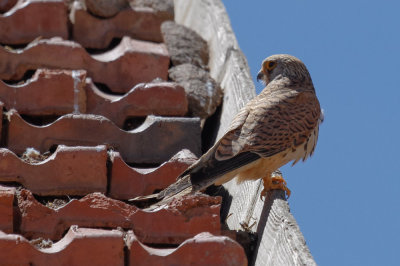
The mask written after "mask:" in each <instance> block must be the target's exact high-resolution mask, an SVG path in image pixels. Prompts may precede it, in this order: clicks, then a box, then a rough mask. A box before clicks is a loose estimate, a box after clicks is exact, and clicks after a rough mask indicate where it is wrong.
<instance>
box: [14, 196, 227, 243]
mask: <svg viewBox="0 0 400 266" xmlns="http://www.w3.org/2000/svg"><path fill="white" fill-rule="evenodd" d="M220 201H221V199H220V198H218V197H210V196H205V195H200V196H191V197H187V198H186V199H181V201H179V202H174V203H171V204H170V205H168V206H167V207H166V208H163V209H160V210H157V211H143V210H140V209H138V208H137V207H135V206H131V205H128V204H126V203H124V202H122V201H118V200H113V199H110V198H107V197H106V196H104V195H103V194H101V193H93V194H89V195H87V196H85V197H84V198H82V199H80V200H71V201H70V202H69V203H68V204H67V205H65V206H63V207H60V208H58V209H50V208H48V207H46V206H44V205H42V204H40V203H39V202H38V201H37V200H36V199H35V198H34V197H33V195H32V193H31V192H30V191H29V190H25V189H23V190H22V191H21V193H20V195H19V196H18V206H19V209H20V212H21V225H20V231H21V233H22V234H23V235H24V236H25V237H29V238H37V237H43V238H50V239H53V240H54V239H60V238H61V236H62V235H63V233H64V231H66V230H67V229H68V228H69V226H71V225H74V224H76V225H78V226H82V227H100V228H116V227H122V228H125V229H132V230H133V231H134V233H135V235H137V236H138V239H140V241H141V242H144V243H167V244H171V243H173V244H177V243H181V242H182V241H184V240H186V239H188V238H190V237H193V236H195V235H196V234H198V233H200V232H204V231H207V232H211V233H213V234H219V233H220V220H219V219H220V216H219V210H220Z"/></svg>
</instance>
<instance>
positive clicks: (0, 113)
mask: <svg viewBox="0 0 400 266" xmlns="http://www.w3.org/2000/svg"><path fill="white" fill-rule="evenodd" d="M3 107H4V103H3V102H1V101H0V118H1V119H0V143H1V142H2V139H1V137H2V135H3V134H1V132H3Z"/></svg>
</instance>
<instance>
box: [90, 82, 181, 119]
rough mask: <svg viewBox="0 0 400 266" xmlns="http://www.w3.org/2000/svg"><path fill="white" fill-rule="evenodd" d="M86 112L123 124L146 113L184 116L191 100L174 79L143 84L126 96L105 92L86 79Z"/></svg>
mask: <svg viewBox="0 0 400 266" xmlns="http://www.w3.org/2000/svg"><path fill="white" fill-rule="evenodd" d="M86 81H87V85H86V95H87V113H88V114H96V115H102V116H105V117H107V118H108V119H110V120H111V121H113V122H114V123H115V124H116V125H117V126H119V127H122V126H123V124H124V121H125V120H126V118H129V117H143V116H147V115H151V114H153V115H160V116H184V115H185V114H186V113H187V110H188V101H187V99H186V93H185V90H184V89H183V87H181V86H179V85H178V84H176V83H172V82H157V83H140V84H138V85H136V86H135V87H134V88H132V89H131V90H130V91H129V92H128V93H126V94H125V95H123V96H116V95H111V94H106V93H104V92H102V91H100V90H99V89H98V88H97V87H96V86H95V85H94V84H93V82H92V81H91V79H89V78H88V79H86Z"/></svg>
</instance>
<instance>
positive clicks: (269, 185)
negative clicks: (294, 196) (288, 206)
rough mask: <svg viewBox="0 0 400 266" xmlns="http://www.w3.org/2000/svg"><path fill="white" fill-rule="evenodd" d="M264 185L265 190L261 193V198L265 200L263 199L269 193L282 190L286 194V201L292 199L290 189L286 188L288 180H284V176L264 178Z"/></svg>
mask: <svg viewBox="0 0 400 266" xmlns="http://www.w3.org/2000/svg"><path fill="white" fill-rule="evenodd" d="M263 183H264V189H263V190H262V191H261V194H260V198H261V200H263V198H265V197H266V195H267V192H269V191H271V190H274V189H280V190H283V191H285V192H286V199H288V198H289V197H290V194H291V191H290V189H288V187H287V186H286V184H287V183H286V180H285V179H283V177H282V175H276V174H275V175H274V176H273V177H271V176H270V175H268V176H266V177H263Z"/></svg>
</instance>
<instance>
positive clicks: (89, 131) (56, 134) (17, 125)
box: [7, 110, 201, 163]
mask: <svg viewBox="0 0 400 266" xmlns="http://www.w3.org/2000/svg"><path fill="white" fill-rule="evenodd" d="M7 117H8V120H9V125H8V143H7V147H8V148H9V149H10V150H12V151H13V152H15V153H16V154H19V155H20V154H22V153H23V152H24V151H25V149H26V148H27V147H33V148H35V149H36V150H38V151H40V152H41V153H43V152H46V151H48V150H49V149H50V148H51V147H52V146H54V145H57V144H66V145H71V146H72V145H84V146H94V145H100V144H108V145H110V146H111V147H113V148H114V149H115V150H117V151H119V152H120V153H121V156H122V157H123V158H124V160H125V161H126V162H134V163H163V162H164V161H166V160H168V159H169V158H171V156H173V155H174V154H175V153H177V152H178V151H180V150H182V149H185V148H186V149H189V150H190V151H192V152H193V153H194V154H196V155H199V154H200V149H201V147H200V123H199V119H196V118H175V117H174V118H167V117H156V116H149V117H147V119H146V121H145V122H144V123H143V124H142V125H141V126H140V127H139V128H136V129H134V130H131V131H123V130H121V129H120V128H118V127H116V126H115V124H113V123H112V122H111V121H110V120H108V119H106V118H104V117H102V116H95V115H72V114H70V115H64V116H62V117H61V118H59V119H58V120H56V121H55V122H54V123H52V124H50V125H46V126H33V125H31V124H29V123H27V122H25V121H24V120H23V119H22V118H21V117H20V116H19V114H18V113H17V112H15V111H14V110H11V111H9V112H8V113H7Z"/></svg>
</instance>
